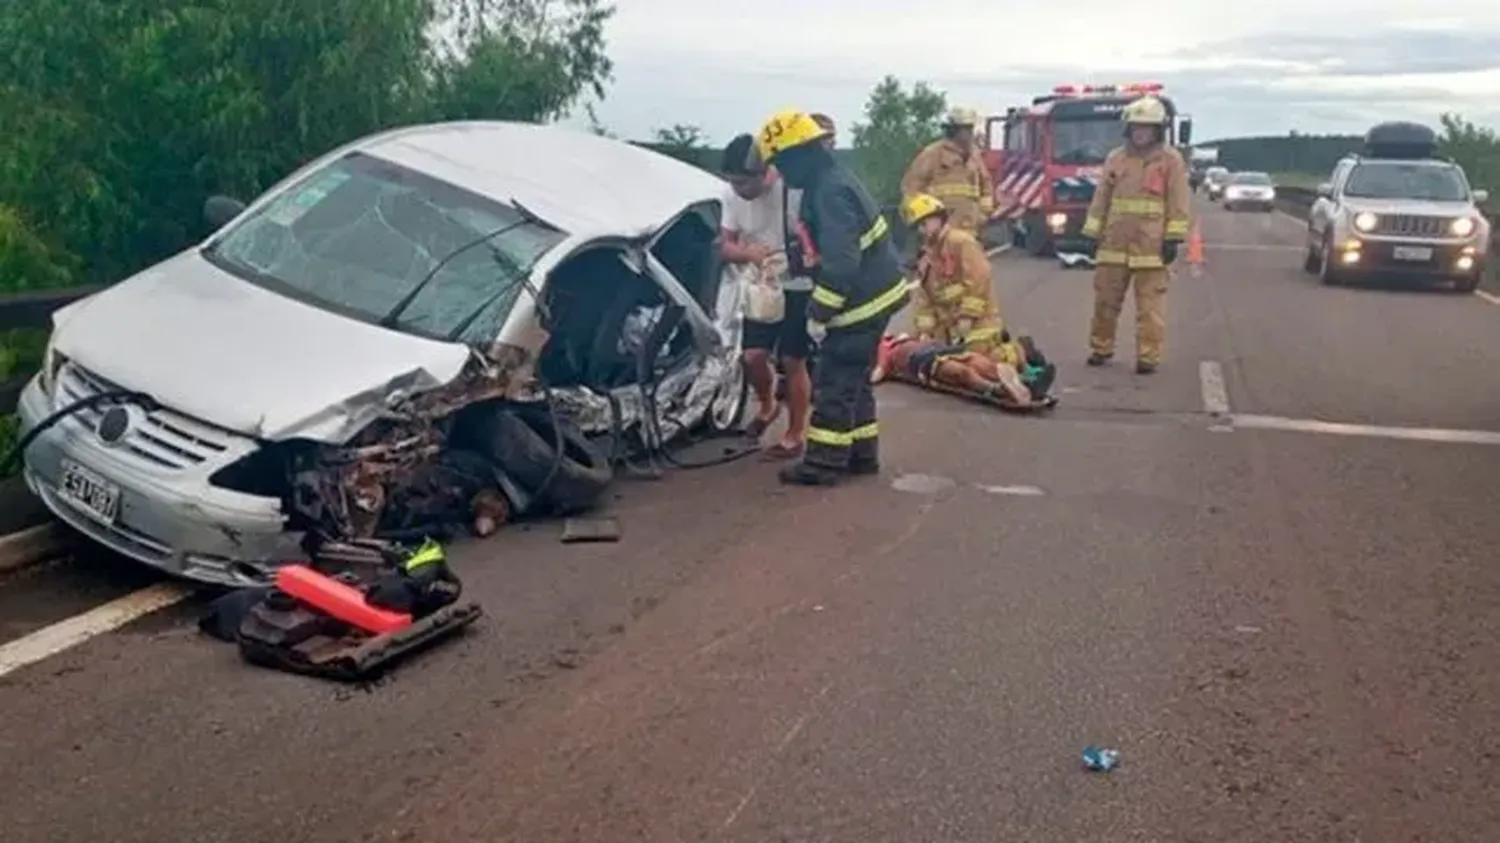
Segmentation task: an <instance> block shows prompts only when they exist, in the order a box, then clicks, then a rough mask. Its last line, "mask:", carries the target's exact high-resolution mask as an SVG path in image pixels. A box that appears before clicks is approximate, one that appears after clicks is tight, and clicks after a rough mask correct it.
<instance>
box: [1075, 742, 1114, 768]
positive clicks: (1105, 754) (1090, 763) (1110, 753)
mask: <svg viewBox="0 0 1500 843" xmlns="http://www.w3.org/2000/svg"><path fill="white" fill-rule="evenodd" d="M1119 763H1120V753H1119V752H1117V751H1115V750H1113V749H1105V748H1103V747H1098V746H1091V747H1087V748H1086V749H1084V751H1083V766H1084V769H1086V770H1088V771H1089V772H1091V773H1108V772H1109V771H1110V770H1113V769H1114V768H1115V767H1116V766H1117V765H1118V764H1119Z"/></svg>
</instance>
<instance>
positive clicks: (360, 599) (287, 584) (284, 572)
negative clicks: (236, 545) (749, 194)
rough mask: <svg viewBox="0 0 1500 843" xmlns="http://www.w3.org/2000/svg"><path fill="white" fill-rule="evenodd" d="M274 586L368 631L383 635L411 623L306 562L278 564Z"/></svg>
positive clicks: (408, 617) (407, 618)
mask: <svg viewBox="0 0 1500 843" xmlns="http://www.w3.org/2000/svg"><path fill="white" fill-rule="evenodd" d="M276 587H277V588H279V589H281V590H282V591H284V592H286V593H287V594H290V595H291V596H292V597H295V598H296V599H298V600H301V601H302V602H303V603H306V604H308V605H309V606H312V607H313V608H315V609H318V610H319V611H322V612H324V613H326V614H328V615H331V616H333V617H335V618H338V619H339V620H341V621H343V622H344V623H347V624H349V625H350V626H353V627H356V628H358V629H361V630H364V631H365V632H368V633H370V634H372V635H384V634H386V633H388V632H395V631H397V630H400V629H405V628H406V627H408V626H411V615H408V614H406V613H404V612H392V611H390V610H389V609H382V608H380V607H379V606H371V605H370V604H369V603H366V602H365V595H364V593H363V592H361V591H360V590H359V589H357V588H354V587H352V586H348V585H345V584H343V583H341V582H339V581H338V580H336V579H334V578H333V577H330V576H328V575H327V574H322V573H319V572H317V571H314V570H313V569H312V568H309V567H307V566H306V565H285V566H282V567H281V568H278V569H277V570H276Z"/></svg>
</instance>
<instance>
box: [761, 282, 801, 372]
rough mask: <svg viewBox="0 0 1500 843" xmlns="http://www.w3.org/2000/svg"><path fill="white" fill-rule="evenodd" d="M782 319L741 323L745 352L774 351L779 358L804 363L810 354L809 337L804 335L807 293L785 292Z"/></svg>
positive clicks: (798, 291)
mask: <svg viewBox="0 0 1500 843" xmlns="http://www.w3.org/2000/svg"><path fill="white" fill-rule="evenodd" d="M785 295H786V315H785V316H784V317H782V319H781V321H780V322H752V321H750V320H748V319H747V320H745V348H747V349H748V348H754V349H761V350H764V351H775V352H776V354H777V355H778V356H780V357H798V358H801V359H803V360H806V359H807V357H808V355H809V354H811V353H812V337H809V336H808V335H807V303H808V302H809V301H810V300H811V299H812V293H811V292H810V291H808V290H787V291H786V293H785Z"/></svg>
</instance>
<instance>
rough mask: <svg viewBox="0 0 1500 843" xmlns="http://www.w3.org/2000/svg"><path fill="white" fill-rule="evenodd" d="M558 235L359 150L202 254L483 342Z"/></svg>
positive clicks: (285, 286) (404, 324) (295, 293)
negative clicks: (419, 287) (405, 300)
mask: <svg viewBox="0 0 1500 843" xmlns="http://www.w3.org/2000/svg"><path fill="white" fill-rule="evenodd" d="M495 232H500V233H498V234H496V233H495ZM487 235H493V236H492V237H488V238H486V236H487ZM562 238H563V235H562V233H560V232H558V231H556V230H555V229H552V228H549V227H547V226H545V225H543V224H541V223H540V222H537V221H534V220H532V219H530V218H528V217H525V216H522V214H520V213H519V212H517V211H516V210H515V209H513V208H510V207H508V206H506V205H502V204H500V203H498V202H494V201H491V200H489V199H485V198H483V197H480V196H477V195H475V194H473V193H470V192H468V191H466V190H463V189H461V188H458V187H455V186H454V185H451V184H448V183H447V182H443V181H439V180H437V179H434V178H432V177H430V176H426V175H423V174H422V173H418V172H416V171H414V170H410V169H407V168H405V167H401V166H398V165H396V164H392V163H390V162H387V161H383V160H381V159H378V158H373V157H371V156H368V155H363V154H360V153H352V154H350V155H347V156H345V157H343V158H340V159H339V160H337V161H334V162H332V163H330V164H328V165H327V166H325V167H322V168H320V169H319V170H317V171H316V172H314V173H312V174H311V175H309V176H308V177H306V178H304V179H302V180H301V181H299V182H297V183H295V184H293V185H291V186H290V187H288V188H286V189H284V190H283V191H282V192H281V193H280V194H278V195H277V196H276V197H275V198H273V199H272V200H271V201H269V202H267V203H266V204H265V205H263V206H262V207H261V208H260V209H259V210H257V211H255V212H254V213H252V214H251V215H249V216H248V217H246V218H245V219H243V220H242V221H240V222H239V223H237V224H236V225H235V226H234V228H233V229H231V230H229V231H228V232H226V233H225V234H224V236H223V237H222V238H220V239H219V240H217V241H216V242H215V243H213V244H211V245H210V246H209V248H207V249H205V250H204V255H205V257H206V258H208V259H209V260H211V261H213V262H214V263H215V264H216V265H218V266H220V267H221V268H223V269H224V270H226V271H228V272H231V273H234V274H235V275H237V276H239V277H241V278H244V279H245V280H246V281H249V282H251V283H255V284H259V285H260V286H263V287H266V288H268V289H271V290H274V291H276V292H278V293H282V294H284V295H288V296H291V297H293V298H297V299H300V300H303V301H306V302H308V303H310V304H314V305H317V306H320V307H325V308H327V309H329V310H333V311H336V312H339V313H342V314H344V315H347V316H351V317H353V318H356V319H360V320H362V321H365V322H371V323H379V322H381V321H382V320H383V319H385V318H386V317H387V316H389V315H390V314H391V313H392V312H393V311H397V310H398V308H399V312H398V313H397V315H396V316H395V317H394V318H392V319H391V321H390V323H389V324H390V325H391V327H394V328H396V329H398V330H402V331H405V332H408V333H413V334H419V335H422V336H429V337H436V338H441V339H449V340H461V341H464V342H485V341H488V340H490V339H493V337H494V335H495V334H496V333H498V332H499V329H500V323H501V322H502V321H503V320H504V318H505V316H506V315H507V314H508V313H509V310H510V307H511V306H512V305H513V304H514V303H515V299H516V296H517V295H518V293H519V292H520V290H521V289H522V286H523V283H524V282H525V280H526V276H527V274H528V273H529V272H530V270H531V268H532V266H533V265H534V264H535V263H536V261H537V260H538V259H539V258H540V257H541V256H542V255H544V254H546V253H547V251H548V250H550V249H551V248H552V247H553V246H554V245H556V244H557V243H558V241H560V240H561V239H562ZM466 247H468V248H466ZM440 264H441V268H440V269H438V270H437V271H436V273H435V274H433V270H434V267H437V266H439V265H440ZM429 275H431V278H430V280H427V281H426V283H425V285H424V286H422V287H421V289H420V291H419V290H418V285H422V284H423V282H424V279H428V276H429ZM407 297H411V300H410V302H407V303H406V304H405V306H404V307H402V303H403V300H404V299H406V298H407Z"/></svg>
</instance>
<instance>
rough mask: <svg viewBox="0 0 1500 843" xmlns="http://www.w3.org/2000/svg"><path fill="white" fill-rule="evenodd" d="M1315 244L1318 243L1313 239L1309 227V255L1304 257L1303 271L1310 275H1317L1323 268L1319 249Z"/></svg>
mask: <svg viewBox="0 0 1500 843" xmlns="http://www.w3.org/2000/svg"><path fill="white" fill-rule="evenodd" d="M1315 242H1317V241H1315V240H1314V239H1313V233H1312V228H1311V227H1309V228H1308V229H1307V254H1305V255H1303V256H1302V271H1303V272H1306V273H1307V274H1308V275H1315V274H1317V272H1318V269H1319V268H1320V267H1321V263H1320V262H1319V260H1318V250H1317V247H1315V246H1314V245H1313V243H1315Z"/></svg>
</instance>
